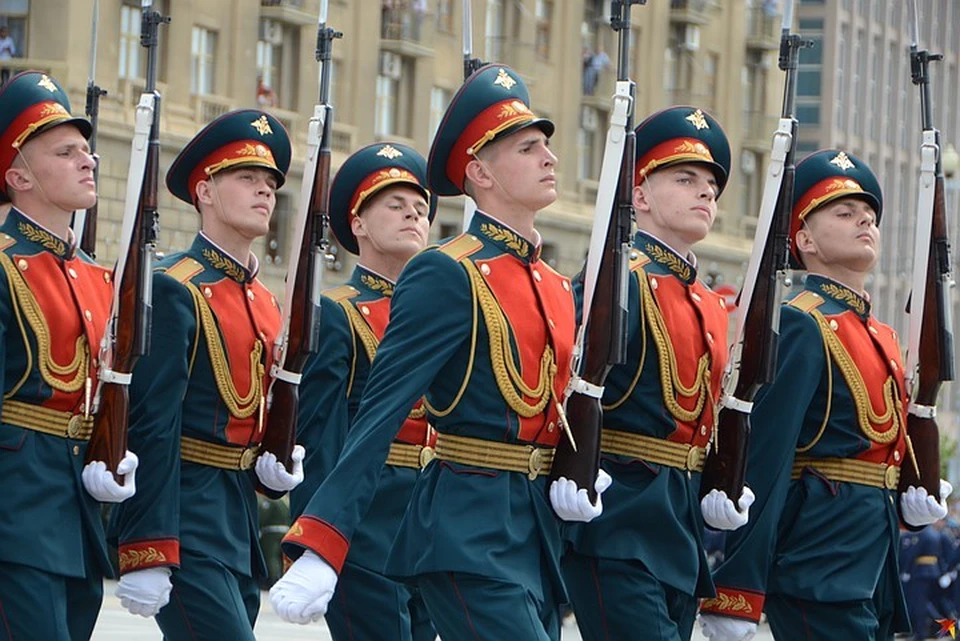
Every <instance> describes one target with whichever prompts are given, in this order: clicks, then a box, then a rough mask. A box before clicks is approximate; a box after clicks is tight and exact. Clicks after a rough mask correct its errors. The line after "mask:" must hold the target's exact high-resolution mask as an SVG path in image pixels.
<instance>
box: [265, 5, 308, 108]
mask: <svg viewBox="0 0 960 641" xmlns="http://www.w3.org/2000/svg"><path fill="white" fill-rule="evenodd" d="M299 49H300V29H299V28H298V27H294V26H292V25H289V24H286V23H283V22H278V21H275V20H268V19H265V18H264V19H261V20H260V35H259V38H258V40H257V104H258V105H260V107H261V108H270V107H281V108H284V109H291V108H294V107H295V106H296V104H297V84H298V83H297V75H298V71H299V69H298V61H299V56H297V52H298V51H299Z"/></svg>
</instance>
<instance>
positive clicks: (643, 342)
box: [601, 269, 647, 411]
mask: <svg viewBox="0 0 960 641" xmlns="http://www.w3.org/2000/svg"><path fill="white" fill-rule="evenodd" d="M634 273H635V274H636V276H637V284H638V285H639V281H642V280H646V278H647V273H646V272H645V271H643V270H642V269H638V270H636V271H635V272H634ZM640 287H641V288H642V286H640ZM646 317H647V315H646V313H645V312H644V309H643V305H640V326H639V327H640V329H639V333H640V360H639V361H637V371H636V373H634V375H633V380H632V381H630V385H629V386H628V387H627V391H626V392H624V393H623V396H621V397H620V398H618V399H617V400H616V401H614V402H613V403H611V404H610V405H602V406H601V407H602V408H603V410H604V411H609V410H615V409H617V408H618V407H620V406H621V405H623V404H624V403H626V402H627V399H628V398H630V397H631V396H632V395H633V390H634V389H636V387H637V383H639V382H640V375H641V374H642V373H643V364H644V362H645V361H646V360H647V331H646V329H645V328H646V326H647V321H646Z"/></svg>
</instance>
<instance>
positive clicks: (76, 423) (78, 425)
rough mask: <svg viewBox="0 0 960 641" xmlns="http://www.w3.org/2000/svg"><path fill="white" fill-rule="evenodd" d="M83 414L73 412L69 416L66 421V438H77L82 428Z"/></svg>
mask: <svg viewBox="0 0 960 641" xmlns="http://www.w3.org/2000/svg"><path fill="white" fill-rule="evenodd" d="M82 423H83V416H81V415H80V414H74V415H73V416H71V417H70V420H69V421H67V437H68V438H77V437H78V436H80V432H81V430H82V429H83V425H82Z"/></svg>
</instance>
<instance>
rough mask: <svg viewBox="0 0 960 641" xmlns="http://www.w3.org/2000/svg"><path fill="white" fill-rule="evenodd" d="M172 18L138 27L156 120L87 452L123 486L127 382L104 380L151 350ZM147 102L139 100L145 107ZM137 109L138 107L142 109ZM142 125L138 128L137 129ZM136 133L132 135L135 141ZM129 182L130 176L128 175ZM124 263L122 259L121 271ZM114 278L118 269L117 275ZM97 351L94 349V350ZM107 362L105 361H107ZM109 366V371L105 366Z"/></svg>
mask: <svg viewBox="0 0 960 641" xmlns="http://www.w3.org/2000/svg"><path fill="white" fill-rule="evenodd" d="M169 21H170V19H169V18H167V17H164V16H161V15H160V14H159V13H158V12H157V11H155V10H154V9H153V8H152V6H151V7H149V8H147V9H145V10H144V12H143V15H142V20H141V27H140V42H141V45H142V46H144V47H145V48H146V49H147V53H148V57H147V88H146V93H147V94H153V114H152V117H153V121H152V122H151V124H150V133H149V138H148V145H147V150H146V158H145V163H144V170H143V182H142V184H141V187H140V197H139V200H138V202H137V209H136V215H135V218H134V220H133V225H132V232H131V235H130V239H129V245H128V246H127V251H126V253H125V257H121V258H125V262H124V264H123V268H122V272H121V275H120V282H119V283H114V286H115V287H118V288H119V294H118V296H116V297H115V299H114V305H115V308H114V309H112V310H111V319H110V321H109V322H108V325H107V330H106V335H105V337H104V342H105V343H109V344H106V345H104V349H103V350H101V365H100V380H99V382H98V389H97V399H98V402H97V414H96V417H95V419H94V427H93V434H92V435H91V438H90V445H89V447H88V448H87V454H86V461H87V462H88V463H89V462H90V461H105V462H106V464H107V468H108V469H109V470H110V471H111V472H112V473H113V476H114V479H115V480H116V481H117V483H122V479H121V477H120V476H119V475H118V474H117V466H118V465H119V463H120V461H121V460H122V459H123V457H124V456H125V455H126V451H127V424H128V419H129V412H130V396H129V389H128V388H129V381H127V382H123V381H117V380H111V379H110V377H107V378H106V379H105V378H104V374H105V371H109V372H110V373H111V374H112V373H116V374H119V375H129V374H131V373H132V372H133V368H134V366H135V365H136V362H137V359H138V358H139V357H140V356H142V355H144V354H146V353H148V352H149V351H150V332H151V315H152V298H153V287H152V284H153V281H152V278H153V274H152V262H153V261H152V257H153V249H154V247H155V245H156V240H157V232H158V228H157V219H158V214H157V205H158V191H159V186H160V95H159V94H158V93H157V92H156V89H155V88H156V79H157V46H158V43H159V38H158V33H157V31H158V27H159V25H160V24H163V23H166V22H169ZM142 103H143V99H141V104H142ZM138 109H139V107H138ZM138 126H139V125H138ZM137 135H138V134H137V133H136V131H135V133H134V136H135V137H136V136H137ZM128 179H129V177H128ZM119 267H120V263H119V261H118V268H119ZM114 277H115V278H116V270H115V273H114ZM91 349H93V346H91ZM104 359H107V362H104ZM105 366H106V367H105Z"/></svg>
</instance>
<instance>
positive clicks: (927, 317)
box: [900, 171, 954, 500]
mask: <svg viewBox="0 0 960 641" xmlns="http://www.w3.org/2000/svg"><path fill="white" fill-rule="evenodd" d="M950 271H951V270H950V245H949V240H948V236H947V221H946V200H945V197H944V180H943V174H942V172H941V171H938V172H937V179H936V183H935V187H934V198H933V233H932V234H931V238H930V255H929V257H928V259H927V278H926V285H925V286H926V290H927V291H926V296H924V299H923V325H922V327H921V329H920V351H919V356H920V368H919V371H918V373H917V378H916V383H915V391H916V394H915V398H914V403H916V404H917V405H926V406H929V407H934V406H936V403H937V396H938V395H939V393H940V387H941V385H942V383H943V382H944V381H949V380H953V378H954V361H953V332H952V331H951V324H950V323H951V319H950V314H949V311H950V310H949V305H950V294H949V290H948V288H949V284H948V283H947V282H945V281H944V278H943V276H944V275H948V274H950ZM907 434H908V435H909V437H910V441H911V442H912V445H913V451H914V456H913V457H911V456H910V455H909V454H908V456H907V461H906V462H905V463H904V464H903V465H902V466H901V468H900V488H902V489H904V490H905V489H906V488H908V487H910V486H914V487H923V488H925V489H926V490H927V493H928V494H929V495H930V496H933V497H935V498H936V499H937V500H939V499H940V430H939V428H938V426H937V421H936V419H934V418H928V417H921V416H917V415H916V414H914V413H912V412H910V413H908V414H907ZM914 458H915V460H916V464H917V467H914V466H913V463H912V460H914Z"/></svg>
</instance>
